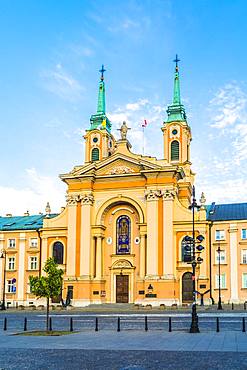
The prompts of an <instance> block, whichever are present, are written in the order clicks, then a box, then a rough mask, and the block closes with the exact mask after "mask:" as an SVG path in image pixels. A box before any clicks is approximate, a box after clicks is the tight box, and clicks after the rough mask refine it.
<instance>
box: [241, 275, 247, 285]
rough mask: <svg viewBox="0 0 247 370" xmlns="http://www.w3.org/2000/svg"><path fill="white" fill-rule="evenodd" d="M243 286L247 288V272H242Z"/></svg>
mask: <svg viewBox="0 0 247 370" xmlns="http://www.w3.org/2000/svg"><path fill="white" fill-rule="evenodd" d="M242 288H247V274H246V273H243V274H242Z"/></svg>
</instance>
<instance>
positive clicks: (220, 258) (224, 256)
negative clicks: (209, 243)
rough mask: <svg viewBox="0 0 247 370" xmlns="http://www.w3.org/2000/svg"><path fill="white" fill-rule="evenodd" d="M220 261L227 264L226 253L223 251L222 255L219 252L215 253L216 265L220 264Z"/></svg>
mask: <svg viewBox="0 0 247 370" xmlns="http://www.w3.org/2000/svg"><path fill="white" fill-rule="evenodd" d="M219 260H220V263H226V251H224V250H221V251H220V253H219V252H217V250H216V251H215V263H217V264H218V263H219Z"/></svg>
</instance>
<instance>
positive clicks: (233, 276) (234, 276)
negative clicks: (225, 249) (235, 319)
mask: <svg viewBox="0 0 247 370" xmlns="http://www.w3.org/2000/svg"><path fill="white" fill-rule="evenodd" d="M229 233H230V282H228V281H226V283H227V285H228V286H229V285H231V286H230V288H231V298H230V300H231V302H236V303H238V302H239V297H238V248H237V247H238V245H237V225H236V224H230V229H229ZM229 283H230V284H229Z"/></svg>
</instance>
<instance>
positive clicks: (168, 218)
mask: <svg viewBox="0 0 247 370" xmlns="http://www.w3.org/2000/svg"><path fill="white" fill-rule="evenodd" d="M162 197H163V276H164V278H166V279H173V278H174V267H175V260H174V257H175V255H174V244H173V207H174V198H175V191H174V190H171V189H167V190H163V191H162Z"/></svg>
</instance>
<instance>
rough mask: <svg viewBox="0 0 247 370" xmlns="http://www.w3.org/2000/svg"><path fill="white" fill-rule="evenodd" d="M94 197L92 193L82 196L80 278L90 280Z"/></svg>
mask: <svg viewBox="0 0 247 370" xmlns="http://www.w3.org/2000/svg"><path fill="white" fill-rule="evenodd" d="M93 202H94V197H93V194H92V193H89V194H84V195H82V196H81V260H80V276H81V277H83V278H86V279H87V278H90V257H91V256H90V255H91V244H92V232H91V224H92V220H91V218H92V206H93Z"/></svg>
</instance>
